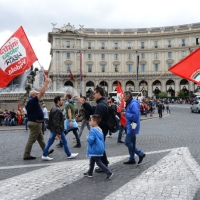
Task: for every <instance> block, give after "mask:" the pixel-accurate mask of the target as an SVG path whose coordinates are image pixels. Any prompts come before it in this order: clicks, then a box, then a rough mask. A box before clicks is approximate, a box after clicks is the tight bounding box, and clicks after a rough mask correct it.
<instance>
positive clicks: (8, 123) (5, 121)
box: [4, 118, 10, 126]
mask: <svg viewBox="0 0 200 200" xmlns="http://www.w3.org/2000/svg"><path fill="white" fill-rule="evenodd" d="M8 125H10V119H9V118H5V119H4V126H8Z"/></svg>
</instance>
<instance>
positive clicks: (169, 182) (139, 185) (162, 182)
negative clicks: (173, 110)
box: [105, 147, 200, 200]
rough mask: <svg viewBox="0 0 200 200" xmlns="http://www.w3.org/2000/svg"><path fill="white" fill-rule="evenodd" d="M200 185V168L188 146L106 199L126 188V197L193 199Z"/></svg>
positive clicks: (159, 162) (171, 153)
mask: <svg viewBox="0 0 200 200" xmlns="http://www.w3.org/2000/svg"><path fill="white" fill-rule="evenodd" d="M199 187H200V167H199V165H198V164H197V162H196V161H195V159H194V158H192V156H191V154H190V152H189V150H188V148H186V147H184V148H177V149H174V150H172V151H171V152H170V153H169V154H168V155H167V156H165V157H164V158H162V159H161V160H160V161H158V162H157V163H156V164H155V165H153V166H152V167H150V168H148V169H147V170H146V171H144V172H143V173H142V174H140V175H139V176H138V177H137V178H135V179H133V180H131V181H130V182H128V183H126V184H125V185H124V186H122V187H121V188H119V189H117V190H116V191H115V192H113V193H111V194H110V195H109V196H107V197H106V198H105V199H111V198H112V197H116V196H119V195H120V194H123V191H126V190H127V188H128V190H129V191H130V193H126V194H125V196H124V195H123V197H124V198H125V199H126V198H132V199H137V198H143V199H145V198H147V199H149V198H152V199H154V198H155V197H157V198H158V197H159V199H160V200H162V199H174V198H177V199H181V200H182V199H183V200H184V199H185V200H186V199H187V200H190V199H191V200H192V199H193V198H194V196H195V193H196V191H197V190H198V189H199Z"/></svg>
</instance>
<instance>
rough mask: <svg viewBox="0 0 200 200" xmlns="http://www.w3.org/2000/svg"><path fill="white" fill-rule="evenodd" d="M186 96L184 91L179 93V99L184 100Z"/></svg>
mask: <svg viewBox="0 0 200 200" xmlns="http://www.w3.org/2000/svg"><path fill="white" fill-rule="evenodd" d="M185 96H186V95H185V92H184V91H183V90H181V91H180V92H179V93H178V97H180V98H184V97H185Z"/></svg>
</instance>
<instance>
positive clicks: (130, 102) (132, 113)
mask: <svg viewBox="0 0 200 200" xmlns="http://www.w3.org/2000/svg"><path fill="white" fill-rule="evenodd" d="M124 100H125V102H126V107H125V109H126V110H122V113H121V114H122V115H124V116H125V117H126V138H125V145H126V146H127V147H128V151H129V155H130V158H129V160H128V161H127V162H124V164H135V163H136V162H135V155H134V154H135V153H136V154H137V155H138V156H139V161H138V164H140V163H141V162H142V160H143V158H144V157H145V154H144V153H143V152H142V151H141V150H140V149H138V148H137V147H136V134H138V133H139V130H140V103H139V102H138V101H137V100H136V99H134V98H132V94H131V92H130V91H126V92H124ZM133 123H135V126H134V124H133Z"/></svg>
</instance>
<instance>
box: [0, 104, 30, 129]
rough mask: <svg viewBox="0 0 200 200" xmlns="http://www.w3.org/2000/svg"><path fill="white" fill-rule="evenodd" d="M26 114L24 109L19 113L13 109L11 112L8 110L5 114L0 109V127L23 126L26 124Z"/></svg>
mask: <svg viewBox="0 0 200 200" xmlns="http://www.w3.org/2000/svg"><path fill="white" fill-rule="evenodd" d="M26 119H27V117H26V112H25V111H24V108H23V109H21V108H20V109H19V110H18V111H15V109H12V110H11V111H8V110H7V109H6V110H5V111H4V112H3V111H2V110H1V109H0V125H1V126H2V125H4V126H16V125H22V124H25V123H26Z"/></svg>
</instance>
